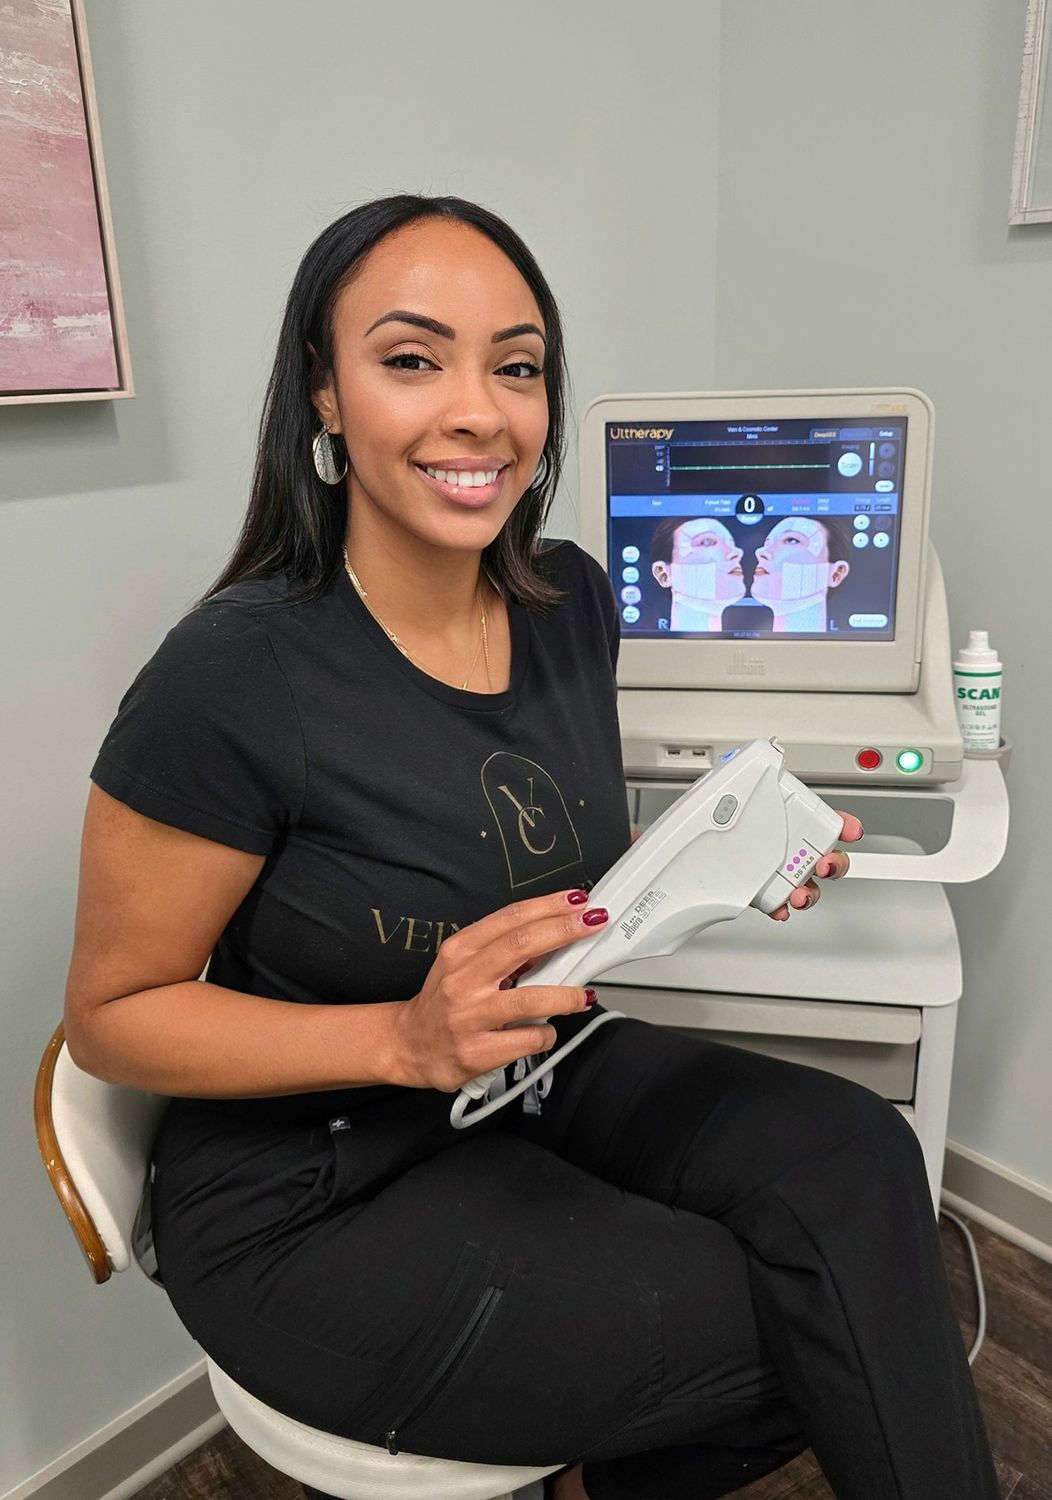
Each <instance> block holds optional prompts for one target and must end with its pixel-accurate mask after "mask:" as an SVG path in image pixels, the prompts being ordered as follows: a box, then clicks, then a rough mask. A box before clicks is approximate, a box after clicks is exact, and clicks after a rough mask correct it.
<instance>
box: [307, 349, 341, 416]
mask: <svg viewBox="0 0 1052 1500" xmlns="http://www.w3.org/2000/svg"><path fill="white" fill-rule="evenodd" d="M307 348H308V349H309V351H310V356H311V361H312V370H311V376H312V380H311V396H310V398H311V402H312V403H313V406H314V409H315V411H316V412H317V413H318V415H319V417H321V419H322V421H323V422H324V423H325V425H326V427H327V428H328V429H329V431H330V432H339V431H340V413H339V408H338V407H337V405H336V392H335V390H334V389H333V380H332V371H331V370H330V371H329V373H328V375H327V376H323V373H322V363H321V360H320V359H319V358H318V351H317V350H316V349H315V347H314V345H313V344H312V343H311V341H310V340H309V339H308V340H307ZM319 377H321V378H319ZM315 381H317V383H316V384H315Z"/></svg>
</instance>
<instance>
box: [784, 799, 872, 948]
mask: <svg viewBox="0 0 1052 1500" xmlns="http://www.w3.org/2000/svg"><path fill="white" fill-rule="evenodd" d="M837 811H838V812H840V809H839V808H838V809H837ZM840 816H841V817H842V818H843V820H844V826H843V828H842V829H841V831H840V838H841V842H842V843H845V844H854V843H857V842H858V840H859V839H860V838H861V837H862V824H861V823H860V822H859V821H858V819H857V818H855V817H852V815H851V814H850V813H845V812H842V813H840ZM850 865H851V860H850V859H849V857H848V856H847V855H846V854H845V853H844V851H843V849H831V850H830V852H829V853H828V854H826V855H823V857H822V858H821V859H820V860H819V861H818V864H817V865H816V866H815V876H816V877H817V880H842V879H843V877H844V876H845V875H846V874H847V872H848V869H849V868H850ZM821 895H822V892H821V891H820V890H819V889H818V885H817V882H816V880H805V881H804V884H803V885H800V886H797V888H796V890H795V891H794V892H793V893H792V895H791V896H790V897H789V900H788V901H787V902H786V903H785V905H784V906H779V907H778V908H777V909H776V910H775V911H773V912H771V916H772V917H773V918H774V920H775V921H776V922H788V920H789V908H790V907H792V908H794V909H795V910H796V911H806V910H807V908H808V907H809V906H814V904H815V902H816V901H818V900H819V899H820V897H821Z"/></svg>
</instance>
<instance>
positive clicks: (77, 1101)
mask: <svg viewBox="0 0 1052 1500" xmlns="http://www.w3.org/2000/svg"><path fill="white" fill-rule="evenodd" d="M166 1103H167V1100H166V1098H165V1096H164V1095H161V1094H149V1093H144V1092H142V1091H140V1090H138V1089H128V1088H123V1087H120V1086H118V1085H116V1084H112V1083H106V1082H104V1081H103V1080H102V1079H100V1078H94V1077H93V1076H92V1075H91V1074H90V1073H85V1072H84V1071H83V1069H81V1068H78V1067H77V1065H76V1063H75V1062H74V1061H73V1059H72V1058H71V1057H70V1055H69V1049H68V1048H67V1047H66V1045H65V1035H64V1031H63V1027H62V1026H61V1024H60V1025H59V1026H58V1027H56V1029H55V1032H54V1034H53V1036H52V1037H51V1039H50V1041H49V1042H48V1044H47V1047H46V1048H45V1050H44V1055H43V1057H42V1058H41V1060H40V1067H39V1068H38V1070H37V1080H36V1091H35V1095H34V1101H33V1112H34V1116H35V1120H36V1133H37V1144H38V1146H39V1148H40V1154H41V1157H42V1158H43V1162H44V1166H45V1167H46V1168H47V1173H48V1177H49V1178H50V1180H51V1185H52V1187H53V1188H54V1189H55V1192H56V1194H57V1195H58V1199H59V1202H60V1203H61V1204H62V1207H63V1209H64V1211H65V1214H66V1217H67V1219H68V1220H69V1222H70V1224H71V1226H72V1228H73V1232H74V1234H75V1235H76V1237H77V1242H78V1243H79V1245H80V1247H81V1249H82V1250H83V1252H84V1254H85V1256H86V1257H87V1260H88V1264H89V1265H90V1267H91V1270H92V1272H93V1274H94V1277H95V1280H96V1282H97V1283H101V1282H103V1281H108V1280H109V1278H110V1276H111V1275H112V1274H113V1272H115V1271H125V1270H127V1269H128V1267H129V1265H131V1264H132V1262H133V1261H134V1262H135V1264H136V1265H138V1266H139V1268H140V1270H141V1271H142V1272H143V1273H144V1275H146V1276H147V1277H148V1278H149V1280H150V1281H152V1282H153V1283H154V1284H155V1285H156V1286H161V1281H160V1278H159V1276H158V1275H157V1262H156V1258H155V1256H154V1253H153V1240H152V1236H151V1233H150V1227H149V1222H148V1220H149V1215H148V1214H144V1213H142V1212H141V1210H142V1208H143V1206H144V1196H145V1195H144V1188H145V1187H146V1178H147V1170H148V1165H149V1160H150V1148H151V1146H152V1144H153V1139H154V1136H155V1134H156V1131H157V1126H158V1123H159V1121H160V1117H161V1113H162V1111H163V1109H164V1106H165V1104H166ZM206 1366H207V1369H208V1379H209V1383H210V1385H211V1387H212V1392H213V1395H214V1396H215V1399H216V1405H217V1406H218V1407H219V1410H220V1411H221V1412H222V1414H223V1416H224V1417H225V1418H226V1419H227V1421H228V1422H229V1423H230V1426H231V1427H232V1428H233V1430H234V1431H235V1432H236V1433H237V1435H238V1437H240V1438H241V1439H242V1440H243V1441H244V1442H245V1443H246V1444H247V1446H248V1447H249V1448H251V1449H252V1450H253V1452H255V1453H258V1454H259V1456H260V1458H262V1459H264V1460H265V1461H266V1462H267V1463H268V1464H271V1465H272V1466H273V1467H274V1468H275V1469H278V1470H279V1471H280V1472H281V1473H283V1474H288V1475H289V1477H290V1478H292V1479H296V1480H298V1481H299V1482H300V1484H305V1485H309V1486H310V1487H311V1488H312V1489H315V1490H321V1491H323V1492H324V1493H325V1494H326V1495H330V1496H335V1497H338V1500H443V1497H448V1500H509V1496H511V1495H512V1494H513V1492H514V1491H516V1490H519V1489H521V1488H523V1487H524V1486H527V1485H531V1484H533V1482H535V1481H538V1480H540V1479H541V1478H542V1477H543V1476H544V1475H545V1474H554V1473H555V1472H556V1471H557V1470H558V1469H560V1468H563V1467H565V1465H563V1464H551V1465H549V1466H547V1467H544V1468H535V1467H527V1466H525V1465H521V1464H519V1465H503V1464H472V1463H461V1462H459V1461H457V1460H454V1459H448V1458H428V1457H426V1456H425V1455H424V1454H419V1453H397V1454H391V1453H388V1452H387V1450H386V1449H384V1448H379V1447H375V1446H374V1445H373V1444H371V1443H358V1442H354V1441H352V1440H351V1439H350V1438H343V1437H337V1436H336V1435H335V1434H333V1433H331V1432H322V1431H320V1430H319V1429H317V1428H314V1427H307V1426H305V1425H304V1424H303V1423H302V1422H297V1421H295V1420H294V1419H293V1418H291V1417H287V1416H285V1414H284V1413H283V1412H279V1411H275V1410H274V1409H273V1408H272V1407H269V1406H267V1405H265V1403H264V1402H262V1401H259V1400H257V1398H256V1397H255V1396H253V1395H250V1394H249V1392H248V1391H246V1390H243V1389H242V1388H241V1387H240V1386H239V1385H237V1384H236V1383H235V1382H234V1381H233V1380H231V1378H230V1376H229V1375H227V1374H226V1372H225V1371H223V1370H221V1369H220V1368H219V1366H218V1365H216V1364H215V1363H214V1362H213V1361H212V1360H211V1359H209V1358H208V1357H207V1355H206ZM521 1500H526V1497H525V1496H524V1497H521Z"/></svg>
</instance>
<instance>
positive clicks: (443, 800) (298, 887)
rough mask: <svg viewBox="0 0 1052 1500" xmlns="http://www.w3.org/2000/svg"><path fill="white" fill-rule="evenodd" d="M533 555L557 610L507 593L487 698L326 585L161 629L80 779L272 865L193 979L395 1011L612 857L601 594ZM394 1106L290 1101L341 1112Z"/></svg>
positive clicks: (338, 1096) (612, 708)
mask: <svg viewBox="0 0 1052 1500" xmlns="http://www.w3.org/2000/svg"><path fill="white" fill-rule="evenodd" d="M546 552H547V557H546V561H549V562H550V563H551V564H552V572H551V576H552V581H553V582H554V583H556V584H557V585H558V586H559V587H560V588H562V589H564V590H565V591H566V598H565V600H564V601H563V602H562V603H561V604H559V605H557V606H555V607H554V608H552V609H551V610H549V612H548V613H547V614H546V615H542V614H540V613H538V612H537V611H533V610H527V609H525V608H523V607H521V606H520V605H518V604H516V603H514V602H513V601H509V603H508V615H509V623H510V629H511V679H510V684H509V687H508V689H507V690H506V691H505V692H501V693H492V694H488V693H475V692H470V691H464V690H461V689H458V688H454V687H450V686H447V685H446V684H445V683H443V682H440V681H438V680H437V679H436V678H433V677H430V676H429V675H428V674H427V673H426V672H423V671H422V670H420V669H419V668H418V667H416V666H415V665H413V663H412V662H411V661H409V660H408V659H407V658H406V657H405V656H404V655H403V654H402V653H401V652H400V651H399V650H398V648H397V647H396V646H395V645H394V644H393V642H392V641H391V640H390V639H389V638H388V637H387V635H386V634H385V632H384V631H383V629H382V628H381V626H380V625H379V624H378V623H377V621H376V620H375V619H374V617H373V616H372V615H371V614H370V613H369V611H368V609H367V608H366V606H365V604H363V602H362V600H361V599H360V598H359V596H358V594H357V592H356V590H355V588H354V586H353V584H352V583H351V580H350V578H349V577H348V576H347V573H346V571H345V570H343V569H341V570H340V573H339V575H338V576H337V579H336V582H335V583H334V585H333V586H332V587H331V588H330V589H329V590H328V591H327V592H326V593H325V594H324V595H323V596H322V597H320V598H318V599H316V600H313V601H310V602H308V603H301V604H290V603H289V602H288V594H289V585H288V580H287V578H286V577H285V575H284V574H276V575H272V576H271V577H269V578H266V579H257V580H252V581H249V582H244V583H237V584H233V585H231V586H230V587H229V588H226V589H224V590H222V591H221V592H220V593H219V594H217V595H216V596H214V598H212V599H210V600H208V601H207V602H206V603H205V604H203V605H201V606H200V607H198V608H197V609H195V610H193V611H191V612H190V613H189V614H188V615H186V616H185V617H184V618H183V619H182V620H180V621H179V622H178V624H176V625H175V626H174V627H173V628H172V629H171V630H170V631H169V632H168V634H167V636H166V637H165V639H164V640H163V642H162V643H161V645H160V646H159V647H158V649H157V651H156V652H155V653H154V655H153V656H152V657H151V658H150V660H149V661H148V662H147V663H146V665H145V666H144V667H143V668H142V670H141V671H140V672H139V674H138V676H137V677H136V678H135V681H134V682H133V683H132V685H131V687H130V688H129V689H128V691H127V693H126V694H125V695H124V697H123V699H122V700H121V703H120V707H119V710H118V713H117V716H116V718H115V719H114V721H113V723H112V725H111V726H110V729H109V731H108V732H107V734H106V737H105V739H104V741H103V744H102V747H101V749H100V751H99V754H98V758H97V760H96V762H95V764H94V766H93V767H92V770H91V778H92V780H93V781H94V782H96V783H97V785H98V786H100V787H101V788H102V789H103V791H105V792H108V793H109V794H110V795H111V796H113V797H116V798H118V799H119V800H120V801H122V802H125V803H127V804H128V805H129V806H130V807H132V808H134V809H135V810H136V811H138V812H140V813H143V814H145V815H146V816H147V817H150V818H155V819H157V820H158V821H160V822H162V823H168V824H172V825H174V826H175V827H177V828H183V829H186V830H187V831H189V832H190V833H195V834H200V835H202V836H203V837H205V838H208V839H214V840H216V841H218V842H219V843H223V844H228V845H231V846H233V847H234V848H237V849H244V850H247V851H249V852H251V853H255V854H263V855H266V863H265V864H264V866H263V868H262V870H261V871H260V874H259V877H258V879H257V880H256V882H255V884H254V885H253V887H252V889H251V890H250V891H249V893H248V895H247V896H246V897H245V899H244V901H243V902H242V904H241V906H240V907H239V908H238V910H237V911H236V912H235V913H234V915H233V916H232V917H231V919H230V921H229V923H228V924H227V927H226V928H225V930H224V931H223V933H222V935H221V937H220V938H219V940H218V942H217V943H216V946H215V950H214V952H213V954H212V957H211V961H210V963H209V966H208V970H207V974H206V978H207V979H208V980H210V981H211V982H212V983H215V984H219V985H224V986H226V987H228V988H230V989H236V990H241V991H244V992H246V993H249V994H254V995H261V996H269V997H272V998H277V999H281V1000H291V1001H302V1002H309V1003H324V1004H347V1003H352V1004H353V1003H370V1002H375V1001H389V1000H402V999H408V998H409V997H411V996H412V995H414V994H416V993H417V992H418V991H419V990H420V989H421V987H422V985H423V983H424V980H425V978H426V975H427V972H428V970H429V968H430V967H431V964H432V963H433V961H434V957H435V953H436V951H437V949H438V946H439V944H440V943H441V942H442V941H443V939H444V938H446V937H448V936H450V935H451V934H452V933H454V932H456V931H457V930H458V929H459V928H461V927H465V926H467V925H468V924H469V923H471V922H475V921H478V920H479V919H480V918H481V917H484V916H486V915H487V914H488V913H490V912H492V911H495V910H497V909H498V908H500V907H502V906H506V905H507V904H508V903H509V902H512V901H515V900H519V899H524V898H527V897H531V896H537V895H544V894H547V893H549V892H553V891H557V890H561V889H564V888H565V889H568V888H570V887H571V886H584V887H586V888H588V887H591V886H592V885H594V884H595V883H596V881H598V880H599V878H600V876H601V875H603V874H604V872H605V871H606V870H607V869H609V867H610V866H611V865H612V864H613V863H614V861H615V860H617V859H618V858H619V857H620V855H621V854H622V853H623V852H624V850H625V849H626V848H628V846H629V844H630V842H631V833H630V825H629V816H628V804H627V798H626V793H625V785H624V774H623V766H622V760H621V740H620V733H619V728H618V719H617V688H616V681H615V676H614V668H615V665H616V660H617V651H618V643H619V616H618V609H617V604H616V600H615V598H614V594H613V589H612V587H611V584H610V580H609V578H608V577H607V575H606V573H605V572H604V571H603V569H602V568H601V566H600V565H599V564H598V563H597V562H596V561H595V560H594V559H593V558H592V557H590V556H589V555H588V554H587V553H586V552H584V551H583V550H582V549H581V548H580V547H578V546H577V544H576V543H575V542H572V541H568V540H549V541H548V542H547V543H546ZM391 1092H392V1088H391V1086H387V1085H384V1086H381V1087H377V1088H354V1089H348V1090H340V1091H331V1090H326V1091H322V1092H320V1093H318V1094H316V1095H313V1096H307V1095H300V1096H296V1097H297V1098H298V1099H299V1100H300V1101H301V1102H305V1101H306V1100H307V1099H309V1098H314V1099H317V1100H319V1101H324V1107H325V1108H326V1109H329V1110H331V1109H332V1108H333V1107H335V1108H338V1109H353V1108H358V1107H361V1106H363V1105H364V1104H366V1103H367V1102H368V1101H369V1100H370V1099H375V1098H377V1097H378V1096H382V1095H387V1094H390V1093H391ZM239 1102H240V1103H242V1104H245V1103H246V1102H247V1101H239ZM257 1102H258V1103H259V1105H260V1106H261V1107H264V1106H269V1105H272V1104H273V1102H274V1101H273V1100H271V1099H268V1100H259V1101H257Z"/></svg>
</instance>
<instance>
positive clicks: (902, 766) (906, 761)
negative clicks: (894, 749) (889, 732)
mask: <svg viewBox="0 0 1052 1500" xmlns="http://www.w3.org/2000/svg"><path fill="white" fill-rule="evenodd" d="M895 764H896V765H897V766H898V768H899V770H900V771H907V772H909V771H919V770H920V768H921V766H922V765H923V764H924V756H923V755H922V754H921V752H920V751H919V750H900V751H899V753H898V755H897V756H896V757H895Z"/></svg>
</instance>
